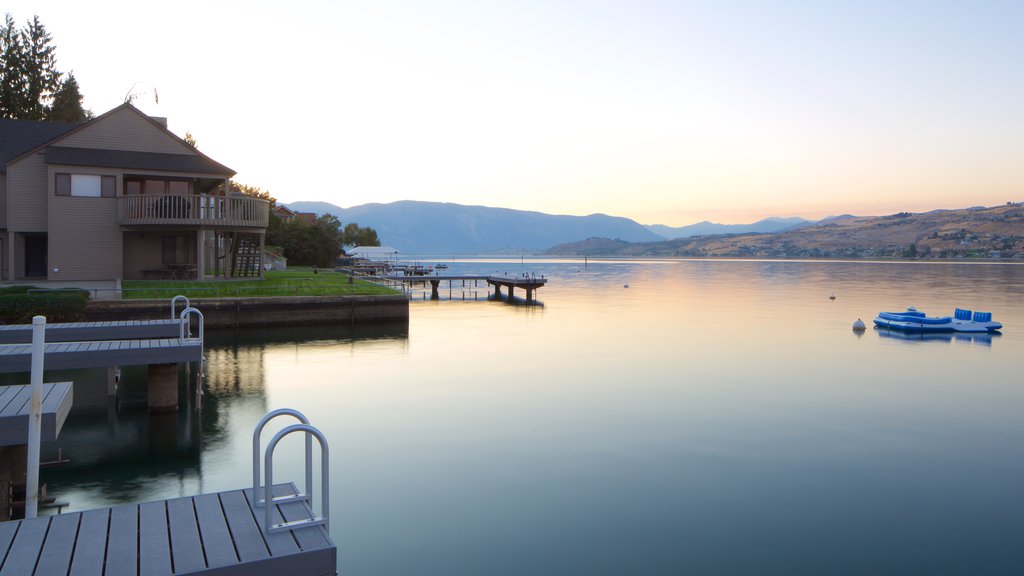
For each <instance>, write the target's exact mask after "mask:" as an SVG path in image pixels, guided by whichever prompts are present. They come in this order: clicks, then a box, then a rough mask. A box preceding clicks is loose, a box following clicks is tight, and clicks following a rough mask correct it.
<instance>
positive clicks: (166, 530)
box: [0, 483, 337, 576]
mask: <svg viewBox="0 0 1024 576" xmlns="http://www.w3.org/2000/svg"><path fill="white" fill-rule="evenodd" d="M297 493H298V492H297V489H296V487H295V485H294V484H291V483H288V484H276V485H274V494H275V496H289V495H293V494H297ZM274 506H275V508H276V511H275V513H274V515H275V517H277V519H278V521H281V520H283V521H285V522H293V521H301V520H306V519H309V518H312V517H313V514H312V512H311V511H310V509H309V507H308V506H307V505H306V503H305V502H302V501H291V502H286V503H281V504H274ZM263 514H264V512H263V510H262V509H254V507H253V498H252V490H251V489H247V490H232V491H228V492H218V493H213V494H201V495H198V496H189V497H184V498H173V499H169V500H158V501H155V502H146V503H143V504H131V505H127V506H116V507H113V508H103V509H99V510H89V511H85V512H73V513H65V514H60V515H57V516H44V517H41V518H32V519H28V520H17V521H12V522H3V523H0V557H2V560H0V574H24V575H37V576H43V575H52V574H60V575H68V576H85V575H89V576H93V575H96V576H99V575H103V576H121V575H132V576H135V575H139V576H148V575H165V574H197V575H207V576H239V575H243V574H289V575H292V576H327V575H334V574H337V548H336V547H335V545H334V542H333V541H331V537H330V534H328V532H327V530H326V529H325V527H324V526H322V525H312V526H310V525H306V526H300V527H296V528H294V529H287V530H282V531H280V532H274V533H271V534H267V533H265V532H264V529H263V528H262V524H261V522H259V521H258V520H257V519H258V518H262V517H263Z"/></svg>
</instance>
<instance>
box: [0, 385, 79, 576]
mask: <svg viewBox="0 0 1024 576" xmlns="http://www.w3.org/2000/svg"><path fill="white" fill-rule="evenodd" d="M72 399H73V398H72V391H71V382H58V383H56V384H43V393H42V397H41V400H42V410H43V421H42V434H41V438H42V440H43V442H49V441H53V440H56V439H57V435H58V434H60V429H61V428H62V427H63V426H64V420H66V419H67V417H68V412H69V411H70V410H71V402H72ZM31 400H32V387H31V386H0V446H16V445H19V444H28V411H29V408H30V406H29V402H30V401H31ZM0 574H3V572H0Z"/></svg>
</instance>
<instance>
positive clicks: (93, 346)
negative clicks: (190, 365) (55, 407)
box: [0, 338, 203, 373]
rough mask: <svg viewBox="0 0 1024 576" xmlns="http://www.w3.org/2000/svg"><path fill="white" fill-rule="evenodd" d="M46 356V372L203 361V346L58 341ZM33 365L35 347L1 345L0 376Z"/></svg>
mask: <svg viewBox="0 0 1024 576" xmlns="http://www.w3.org/2000/svg"><path fill="white" fill-rule="evenodd" d="M44 353H45V354H46V360H45V363H44V366H43V368H44V369H45V370H69V369H75V368H104V367H109V366H139V365H146V364H180V363H185V362H198V361H200V360H202V353H203V344H202V342H201V341H200V340H197V339H185V340H182V339H179V338H154V339H144V340H104V341H93V342H54V343H49V344H46V346H45V350H44ZM31 363H32V345H31V344H0V373H3V372H28V371H29V370H30V369H31Z"/></svg>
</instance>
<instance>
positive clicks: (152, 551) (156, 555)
mask: <svg viewBox="0 0 1024 576" xmlns="http://www.w3.org/2000/svg"><path fill="white" fill-rule="evenodd" d="M170 573H171V543H170V541H169V539H168V536H167V505H166V503H165V502H163V501H161V502H146V503H145V504H140V505H139V574H140V576H159V575H162V574H170Z"/></svg>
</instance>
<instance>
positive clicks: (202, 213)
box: [117, 194, 270, 228]
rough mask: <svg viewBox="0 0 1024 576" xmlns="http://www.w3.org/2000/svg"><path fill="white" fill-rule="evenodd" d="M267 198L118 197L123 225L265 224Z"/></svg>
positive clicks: (120, 221)
mask: <svg viewBox="0 0 1024 576" xmlns="http://www.w3.org/2000/svg"><path fill="white" fill-rule="evenodd" d="M269 218H270V202H268V201H266V200H261V199H259V198H249V197H247V196H174V195H152V194H148V195H131V196H120V197H118V199H117V221H118V224H121V225H122V226H140V225H142V226H144V225H151V224H156V225H168V224H171V225H185V226H239V227H258V228H265V227H266V226H267V224H268V222H269Z"/></svg>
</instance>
